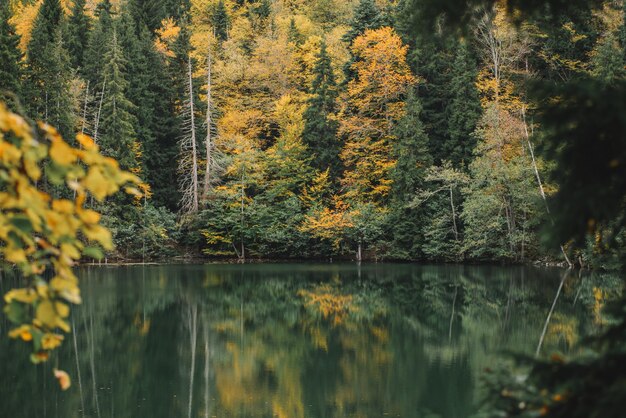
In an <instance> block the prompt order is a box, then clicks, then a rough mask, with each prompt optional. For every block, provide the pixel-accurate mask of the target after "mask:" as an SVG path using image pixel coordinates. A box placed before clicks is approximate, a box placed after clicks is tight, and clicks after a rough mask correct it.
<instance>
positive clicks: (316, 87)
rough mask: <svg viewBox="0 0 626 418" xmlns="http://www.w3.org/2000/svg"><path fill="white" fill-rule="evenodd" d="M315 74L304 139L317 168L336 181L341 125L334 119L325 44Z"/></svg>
mask: <svg viewBox="0 0 626 418" xmlns="http://www.w3.org/2000/svg"><path fill="white" fill-rule="evenodd" d="M313 74H314V75H315V78H314V79H313V83H312V85H311V95H312V96H311V98H310V99H309V101H308V105H309V106H308V108H307V110H306V111H305V112H304V121H305V125H304V131H303V133H302V138H303V141H304V143H305V144H306V145H307V146H308V147H309V150H310V151H311V154H312V156H313V165H314V167H315V168H317V169H318V170H321V171H324V170H326V169H329V170H330V173H331V175H332V176H331V177H332V178H335V179H336V178H339V176H340V174H341V160H340V158H339V152H340V144H339V140H338V137H337V129H338V123H337V121H336V119H334V113H335V110H336V109H335V108H336V100H337V90H336V83H335V75H334V74H333V69H332V67H331V61H330V57H329V56H328V52H327V51H326V43H325V42H322V45H321V48H320V52H319V55H318V56H317V61H316V63H315V68H314V69H313Z"/></svg>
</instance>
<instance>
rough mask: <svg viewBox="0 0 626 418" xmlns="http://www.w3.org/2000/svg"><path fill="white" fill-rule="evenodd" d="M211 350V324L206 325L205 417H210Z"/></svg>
mask: <svg viewBox="0 0 626 418" xmlns="http://www.w3.org/2000/svg"><path fill="white" fill-rule="evenodd" d="M210 354H211V353H210V351H209V326H208V324H205V326H204V417H205V418H209V410H210V408H209V406H210V402H209V394H210V392H209V389H210V387H209V375H210V371H211V369H210V367H211V364H210Z"/></svg>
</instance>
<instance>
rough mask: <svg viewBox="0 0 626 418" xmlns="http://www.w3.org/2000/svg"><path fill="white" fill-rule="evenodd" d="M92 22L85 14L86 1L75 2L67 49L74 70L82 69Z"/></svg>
mask: <svg viewBox="0 0 626 418" xmlns="http://www.w3.org/2000/svg"><path fill="white" fill-rule="evenodd" d="M90 29H91V20H90V18H89V16H87V15H86V14H85V0H74V4H73V6H72V15H71V16H70V18H69V22H68V26H67V30H68V37H67V49H68V52H69V54H70V59H71V62H72V67H73V68H82V67H83V65H84V60H85V54H86V52H87V47H88V46H89V32H90Z"/></svg>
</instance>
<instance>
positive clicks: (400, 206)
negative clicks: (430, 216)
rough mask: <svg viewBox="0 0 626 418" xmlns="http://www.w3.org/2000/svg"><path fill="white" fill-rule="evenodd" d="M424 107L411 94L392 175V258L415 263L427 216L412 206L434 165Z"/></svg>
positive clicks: (399, 129) (395, 146)
mask: <svg viewBox="0 0 626 418" xmlns="http://www.w3.org/2000/svg"><path fill="white" fill-rule="evenodd" d="M421 111H422V106H421V103H420V100H419V98H418V97H417V96H416V95H415V93H414V92H413V91H410V92H409V95H408V98H407V100H406V105H405V114H404V116H403V117H402V119H400V121H399V122H398V124H397V125H396V127H395V136H396V139H395V141H394V142H393V154H394V157H395V159H396V165H395V166H394V168H393V170H392V172H391V178H392V180H393V186H392V189H391V202H390V204H389V206H390V209H391V213H390V215H389V220H390V224H389V225H390V232H391V236H392V237H393V243H392V248H393V249H392V250H391V253H390V254H389V256H390V257H391V258H402V259H409V260H415V259H417V258H418V257H419V256H420V255H421V252H420V250H419V248H420V246H421V244H422V242H423V233H422V228H423V224H424V214H423V210H422V209H421V208H416V207H415V206H412V205H411V204H410V203H411V201H412V200H413V197H414V195H415V193H416V192H417V190H418V189H419V188H421V187H422V185H423V183H424V177H425V174H426V169H427V168H428V167H430V165H431V164H432V158H431V156H430V153H429V143H428V137H427V136H426V132H425V131H424V128H423V125H422V121H421V119H420V118H421Z"/></svg>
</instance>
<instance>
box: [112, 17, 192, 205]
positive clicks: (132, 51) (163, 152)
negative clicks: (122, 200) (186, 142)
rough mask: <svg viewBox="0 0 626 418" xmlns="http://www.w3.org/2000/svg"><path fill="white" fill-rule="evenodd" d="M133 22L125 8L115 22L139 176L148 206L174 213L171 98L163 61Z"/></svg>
mask: <svg viewBox="0 0 626 418" xmlns="http://www.w3.org/2000/svg"><path fill="white" fill-rule="evenodd" d="M139 25H140V27H139V28H137V23H136V22H135V21H134V19H133V18H132V16H131V13H130V11H129V10H128V9H123V10H122V11H121V16H120V19H119V21H118V22H117V27H118V34H119V35H118V37H119V42H120V45H121V46H122V49H123V51H124V56H125V59H126V62H127V66H126V67H127V71H126V73H127V76H126V78H127V80H128V83H129V84H128V90H127V93H126V97H127V98H128V99H129V100H130V101H131V102H132V103H134V104H136V105H137V106H136V107H135V111H134V115H135V117H136V118H137V124H136V133H137V140H138V141H139V143H140V144H141V148H142V151H143V161H142V169H143V177H144V178H146V179H149V182H150V186H151V189H152V203H153V204H154V205H155V206H166V207H167V208H168V209H170V210H171V211H176V210H177V205H178V201H179V200H180V199H179V197H178V190H177V189H178V188H177V185H176V181H175V178H176V172H175V171H176V156H177V153H178V147H177V139H178V136H179V133H178V130H177V122H176V117H175V114H176V112H175V110H174V97H173V96H174V95H173V89H172V86H171V82H170V81H169V75H168V73H167V69H166V67H165V60H164V58H163V56H162V55H161V54H159V53H158V52H157V51H156V49H155V47H154V43H153V41H152V34H151V32H150V30H149V29H148V27H147V26H146V25H145V23H143V22H141V23H139Z"/></svg>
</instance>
